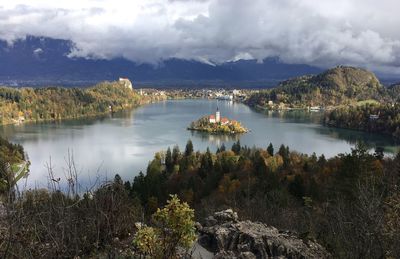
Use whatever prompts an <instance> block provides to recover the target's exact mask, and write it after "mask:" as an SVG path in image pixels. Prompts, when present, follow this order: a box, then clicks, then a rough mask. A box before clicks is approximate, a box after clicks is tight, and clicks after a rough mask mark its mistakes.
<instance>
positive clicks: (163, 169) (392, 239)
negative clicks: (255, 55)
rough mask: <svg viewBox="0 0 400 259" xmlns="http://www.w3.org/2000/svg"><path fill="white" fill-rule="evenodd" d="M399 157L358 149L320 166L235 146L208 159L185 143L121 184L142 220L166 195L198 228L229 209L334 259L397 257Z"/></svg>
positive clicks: (296, 156) (305, 158) (280, 152)
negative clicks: (189, 212)
mask: <svg viewBox="0 0 400 259" xmlns="http://www.w3.org/2000/svg"><path fill="white" fill-rule="evenodd" d="M399 184H400V156H399V155H398V156H396V157H395V158H391V157H384V155H383V152H382V150H380V149H377V150H376V151H375V153H373V154H371V153H369V152H367V149H366V147H365V146H364V145H363V144H358V145H357V147H356V148H354V149H353V150H352V152H351V153H347V154H339V155H337V156H335V157H332V158H329V159H326V158H325V157H324V156H323V155H321V156H316V155H315V154H313V155H310V156H309V155H306V154H300V153H297V152H293V151H290V150H289V148H288V147H286V146H283V145H282V146H280V147H279V148H278V149H277V150H276V149H275V147H273V146H272V144H270V145H269V146H268V147H267V148H266V149H263V148H249V147H246V146H241V145H240V143H239V142H237V143H235V144H234V145H233V146H232V148H231V149H229V150H228V149H226V148H225V147H224V146H221V147H220V148H219V149H218V150H217V152H216V153H213V152H211V151H210V150H207V151H206V152H195V151H194V150H193V145H192V143H191V142H190V141H189V142H188V144H187V146H186V148H185V150H184V151H183V152H181V151H180V150H179V148H178V147H177V146H176V147H174V148H173V150H172V151H171V150H170V149H168V150H167V151H166V152H160V153H157V154H156V155H155V158H154V160H152V161H151V162H150V163H149V165H148V168H147V171H146V174H143V173H140V174H139V175H138V176H136V177H135V178H134V180H133V182H125V183H124V185H125V189H126V190H127V191H128V193H129V196H130V197H131V198H132V199H139V200H140V203H141V204H142V206H143V209H144V211H145V213H146V215H150V214H151V213H153V212H154V211H155V210H156V208H157V207H159V206H160V205H162V204H164V203H165V201H166V199H167V198H168V195H169V194H170V193H174V194H178V196H179V197H180V198H181V199H182V200H184V201H186V202H188V203H189V204H190V205H191V206H193V208H194V209H195V212H196V218H197V219H199V220H201V219H202V218H204V216H205V215H209V213H210V212H212V211H215V210H218V209H221V208H233V209H234V210H235V211H238V212H239V214H240V215H241V216H242V217H244V218H247V219H250V220H254V221H261V222H265V223H267V224H269V225H273V226H276V227H278V228H279V229H286V230H290V231H295V232H296V233H300V235H301V236H302V237H303V238H304V239H312V240H317V241H318V242H320V243H321V244H323V245H325V247H327V248H328V249H329V250H330V251H331V252H332V254H333V255H334V256H335V257H338V258H380V257H385V256H389V257H393V258H395V257H398V256H399V255H400V250H399V247H400V243H399V240H400V239H399V237H400V236H399V235H400V228H399V226H400V225H399V224H400V210H399V209H400V208H399V204H400V203H399V202H400V192H399V191H400V190H399V188H398V186H399Z"/></svg>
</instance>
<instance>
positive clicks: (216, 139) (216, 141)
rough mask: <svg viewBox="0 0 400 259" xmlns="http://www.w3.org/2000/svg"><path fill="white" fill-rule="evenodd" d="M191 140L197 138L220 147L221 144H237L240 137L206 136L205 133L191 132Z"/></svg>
mask: <svg viewBox="0 0 400 259" xmlns="http://www.w3.org/2000/svg"><path fill="white" fill-rule="evenodd" d="M191 136H192V138H199V139H201V140H202V141H206V142H209V143H211V144H213V145H215V146H218V147H220V146H221V145H222V144H223V143H224V144H225V143H227V142H228V143H230V142H237V141H238V140H239V139H240V137H241V135H239V134H238V135H224V134H208V133H206V132H199V131H191Z"/></svg>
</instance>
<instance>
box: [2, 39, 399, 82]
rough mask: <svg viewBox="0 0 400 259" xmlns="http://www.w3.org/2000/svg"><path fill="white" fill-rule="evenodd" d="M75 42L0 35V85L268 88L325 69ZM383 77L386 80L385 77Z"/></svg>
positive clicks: (269, 61)
mask: <svg viewBox="0 0 400 259" xmlns="http://www.w3.org/2000/svg"><path fill="white" fill-rule="evenodd" d="M72 48H74V43H73V42H72V41H69V40H61V39H53V38H47V37H34V36H27V37H26V38H24V39H19V40H16V41H14V42H13V44H8V43H7V42H6V41H1V40H0V85H8V86H48V85H62V86H85V85H93V84H95V83H98V82H99V81H104V80H109V81H113V80H116V79H118V78H119V77H127V78H129V79H131V80H132V81H133V83H134V85H135V86H139V87H152V86H153V87H174V86H177V87H196V86H197V87H253V88H265V87H273V86H276V85H277V84H278V83H279V82H281V81H284V80H287V79H289V78H294V77H298V76H302V75H315V74H319V73H321V72H322V71H323V69H321V68H318V67H315V66H310V65H306V64H286V63H283V62H281V61H280V60H279V58H268V59H265V60H263V61H262V62H257V61H256V60H237V61H231V62H226V63H222V64H215V65H213V64H207V63H203V62H199V61H195V60H183V59H176V58H171V59H166V60H162V61H160V62H159V63H158V64H156V65H154V64H146V63H137V62H133V61H130V60H127V59H124V58H113V59H94V58H83V57H69V55H68V54H69V53H70V52H71V50H72ZM380 79H381V82H383V83H386V81H385V79H384V78H380ZM394 82H396V81H393V80H392V81H388V82H387V83H388V84H390V83H394Z"/></svg>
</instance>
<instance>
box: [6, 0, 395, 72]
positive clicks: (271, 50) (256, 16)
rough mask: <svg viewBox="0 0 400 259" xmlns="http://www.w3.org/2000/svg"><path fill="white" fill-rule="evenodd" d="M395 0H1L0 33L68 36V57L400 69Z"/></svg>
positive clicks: (9, 37) (11, 37) (8, 37)
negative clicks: (269, 60)
mask: <svg viewBox="0 0 400 259" xmlns="http://www.w3.org/2000/svg"><path fill="white" fill-rule="evenodd" d="M399 10H400V0H379V1H377V0H143V1H134V0H129V1H118V0H66V1H62V0H0V39H3V40H7V41H9V42H10V43H12V41H13V40H15V39H18V38H23V37H25V36H26V35H34V36H47V37H52V38H59V39H68V40H71V41H73V42H74V43H75V44H76V49H75V50H74V51H73V52H72V53H71V55H72V56H83V57H91V58H113V57H121V56H122V57H125V58H127V59H130V60H133V61H138V62H150V63H157V62H159V61H160V60H163V59H168V58H171V57H177V58H185V59H196V60H201V61H203V62H209V63H221V62H225V61H229V60H237V59H257V60H260V61H261V60H262V59H264V58H267V57H279V58H280V59H281V60H282V61H283V62H286V63H306V64H311V65H318V66H321V67H330V66H334V65H337V64H349V65H359V66H363V67H367V68H370V69H373V70H375V71H380V72H387V73H395V74H399V75H400V15H399Z"/></svg>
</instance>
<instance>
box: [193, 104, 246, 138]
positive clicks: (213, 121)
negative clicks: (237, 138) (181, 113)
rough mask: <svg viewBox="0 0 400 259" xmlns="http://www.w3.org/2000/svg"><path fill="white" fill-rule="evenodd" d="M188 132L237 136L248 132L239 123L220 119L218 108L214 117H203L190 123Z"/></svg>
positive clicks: (223, 118) (212, 115)
mask: <svg viewBox="0 0 400 259" xmlns="http://www.w3.org/2000/svg"><path fill="white" fill-rule="evenodd" d="M188 130H196V131H204V132H207V133H211V134H239V133H246V132H248V129H246V128H245V127H243V126H242V125H241V124H240V122H238V121H236V120H230V119H228V118H226V117H222V118H221V112H220V111H219V108H218V107H217V111H216V112H215V115H214V114H211V115H209V116H204V117H202V118H200V119H198V120H197V121H194V122H192V123H191V124H190V126H189V127H188Z"/></svg>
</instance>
